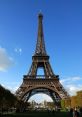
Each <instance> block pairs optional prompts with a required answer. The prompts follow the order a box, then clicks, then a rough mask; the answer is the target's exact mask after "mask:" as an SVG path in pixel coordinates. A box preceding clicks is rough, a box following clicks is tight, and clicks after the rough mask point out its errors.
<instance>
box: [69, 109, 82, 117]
mask: <svg viewBox="0 0 82 117" xmlns="http://www.w3.org/2000/svg"><path fill="white" fill-rule="evenodd" d="M70 114H71V117H80V115H82V108H79V107H75V108H71V109H70Z"/></svg>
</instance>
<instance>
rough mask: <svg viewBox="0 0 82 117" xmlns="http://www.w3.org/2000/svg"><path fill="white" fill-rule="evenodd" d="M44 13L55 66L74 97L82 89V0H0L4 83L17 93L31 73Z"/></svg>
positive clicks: (48, 46) (0, 60)
mask: <svg viewBox="0 0 82 117" xmlns="http://www.w3.org/2000/svg"><path fill="white" fill-rule="evenodd" d="M40 11H41V12H42V13H43V16H44V18H43V27H44V39H45V43H46V50H47V53H48V55H49V56H50V63H51V66H52V68H53V71H54V73H55V74H58V75H59V76H60V81H61V83H62V84H63V85H64V87H65V88H66V89H67V90H68V91H69V93H70V94H71V95H73V94H75V92H76V91H77V90H81V89H82V52H81V51H82V0H0V84H2V85H3V86H5V87H7V88H9V89H10V90H12V91H15V90H16V89H17V88H18V87H19V86H20V84H21V83H22V79H23V75H25V74H27V73H28V70H29V68H30V66H31V62H32V55H33V53H34V51H35V46H36V39H37V29H38V18H37V16H38V13H39V12H40Z"/></svg>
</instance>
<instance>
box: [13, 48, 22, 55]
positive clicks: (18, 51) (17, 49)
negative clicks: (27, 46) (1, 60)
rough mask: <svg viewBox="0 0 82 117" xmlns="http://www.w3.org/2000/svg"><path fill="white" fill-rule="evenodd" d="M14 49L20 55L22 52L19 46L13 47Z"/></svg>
mask: <svg viewBox="0 0 82 117" xmlns="http://www.w3.org/2000/svg"><path fill="white" fill-rule="evenodd" d="M14 51H15V52H16V53H18V54H20V55H21V53H22V49H21V48H15V49H14Z"/></svg>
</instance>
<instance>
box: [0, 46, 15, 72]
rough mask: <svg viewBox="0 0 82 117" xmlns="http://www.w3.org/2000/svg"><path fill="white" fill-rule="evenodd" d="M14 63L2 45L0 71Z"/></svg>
mask: <svg viewBox="0 0 82 117" xmlns="http://www.w3.org/2000/svg"><path fill="white" fill-rule="evenodd" d="M13 63H14V62H13V59H12V58H11V57H10V56H9V55H8V54H7V51H6V49H5V48H2V47H0V71H6V70H7V69H8V68H9V67H11V66H12V65H13Z"/></svg>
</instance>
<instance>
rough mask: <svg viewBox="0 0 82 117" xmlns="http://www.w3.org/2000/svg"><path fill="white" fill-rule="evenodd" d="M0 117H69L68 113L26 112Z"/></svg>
mask: <svg viewBox="0 0 82 117" xmlns="http://www.w3.org/2000/svg"><path fill="white" fill-rule="evenodd" d="M1 117H71V116H69V113H68V112H55V111H54V112H47V111H44V112H43V111H28V112H26V113H14V114H5V115H1Z"/></svg>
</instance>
